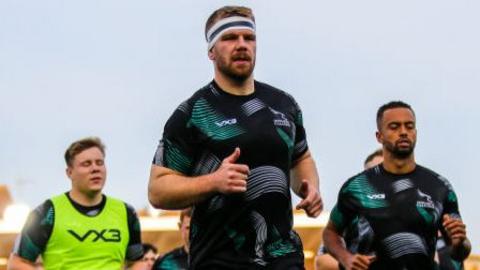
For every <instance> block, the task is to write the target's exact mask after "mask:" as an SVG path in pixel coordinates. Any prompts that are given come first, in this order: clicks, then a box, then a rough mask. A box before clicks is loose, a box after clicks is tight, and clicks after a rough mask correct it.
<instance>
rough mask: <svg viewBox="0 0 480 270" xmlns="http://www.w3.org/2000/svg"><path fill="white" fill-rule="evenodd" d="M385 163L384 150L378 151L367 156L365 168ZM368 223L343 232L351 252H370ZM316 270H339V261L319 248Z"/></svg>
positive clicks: (357, 223) (359, 222)
mask: <svg viewBox="0 0 480 270" xmlns="http://www.w3.org/2000/svg"><path fill="white" fill-rule="evenodd" d="M382 162H383V150H382V149H377V150H375V151H374V152H373V153H371V154H370V155H368V156H367V158H366V159H365V161H364V162H363V167H364V168H365V170H368V169H370V168H372V167H375V166H377V165H378V164H380V163H382ZM364 224H366V221H365V220H364V219H363V218H358V219H355V220H353V222H352V224H350V225H349V226H348V228H347V229H345V231H344V232H343V240H344V241H345V246H346V248H347V249H348V250H349V251H350V252H355V253H365V252H370V246H371V243H370V242H371V235H370V232H371V231H370V230H369V229H368V227H366V226H364ZM367 224H368V223H367ZM315 269H317V270H338V269H339V266H338V261H337V260H335V258H333V257H332V256H331V255H330V254H329V253H328V250H327V249H326V248H325V245H321V246H320V247H319V248H318V251H317V256H316V257H315Z"/></svg>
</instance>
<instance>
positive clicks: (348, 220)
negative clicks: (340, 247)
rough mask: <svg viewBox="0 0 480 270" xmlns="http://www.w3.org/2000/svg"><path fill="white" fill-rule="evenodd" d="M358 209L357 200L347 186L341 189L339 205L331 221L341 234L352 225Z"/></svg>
mask: <svg viewBox="0 0 480 270" xmlns="http://www.w3.org/2000/svg"><path fill="white" fill-rule="evenodd" d="M347 183H348V182H347ZM356 207H357V203H356V201H355V198H354V196H352V195H351V194H350V192H349V189H348V188H347V184H345V185H344V186H343V187H342V188H341V189H340V192H339V194H338V199H337V203H336V204H335V206H334V207H333V209H332V211H331V213H330V221H331V222H332V223H333V225H335V228H337V230H338V231H339V232H341V233H343V232H344V231H345V229H346V228H347V227H348V226H349V225H350V224H352V221H353V220H354V219H355V217H356V216H357V211H356V210H355V209H356Z"/></svg>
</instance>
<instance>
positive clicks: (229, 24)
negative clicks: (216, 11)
mask: <svg viewBox="0 0 480 270" xmlns="http://www.w3.org/2000/svg"><path fill="white" fill-rule="evenodd" d="M232 29H248V30H252V31H253V32H255V23H254V22H253V20H251V19H250V18H247V17H240V16H233V17H227V18H224V19H221V20H219V21H218V22H216V23H215V24H214V25H213V26H212V27H211V28H210V30H208V32H207V36H206V38H207V43H208V50H210V49H211V48H212V47H213V45H215V43H216V42H217V40H218V39H219V38H220V37H221V36H222V34H223V33H224V32H226V31H228V30H232Z"/></svg>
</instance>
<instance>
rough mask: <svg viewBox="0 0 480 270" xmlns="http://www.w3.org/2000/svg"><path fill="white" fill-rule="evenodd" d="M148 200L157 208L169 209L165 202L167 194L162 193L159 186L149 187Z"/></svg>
mask: <svg viewBox="0 0 480 270" xmlns="http://www.w3.org/2000/svg"><path fill="white" fill-rule="evenodd" d="M148 201H149V202H150V204H151V205H152V206H153V207H154V208H157V209H168V207H167V204H166V202H165V195H163V194H162V191H161V190H159V188H154V187H152V185H149V187H148Z"/></svg>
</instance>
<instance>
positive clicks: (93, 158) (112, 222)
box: [8, 137, 143, 270]
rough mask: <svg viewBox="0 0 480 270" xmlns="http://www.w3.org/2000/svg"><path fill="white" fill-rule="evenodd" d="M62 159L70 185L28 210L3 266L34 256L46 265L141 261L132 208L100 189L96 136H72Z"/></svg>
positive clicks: (100, 150)
mask: <svg viewBox="0 0 480 270" xmlns="http://www.w3.org/2000/svg"><path fill="white" fill-rule="evenodd" d="M65 162H66V163H67V169H66V173H67V176H68V178H70V180H71V181H72V188H71V190H70V191H68V192H66V193H64V194H61V195H58V196H55V197H52V198H50V199H49V200H46V201H45V202H44V203H43V204H42V205H40V206H39V207H37V208H36V209H35V210H34V211H33V212H32V213H31V214H30V216H29V218H28V221H27V223H26V225H25V227H24V228H23V230H22V233H21V235H20V236H19V237H18V239H17V242H16V244H15V247H14V250H13V253H12V254H11V256H10V259H9V262H8V269H12V270H13V269H34V262H35V261H36V260H37V258H38V257H39V256H41V257H42V259H43V262H44V265H45V268H46V269H47V270H50V269H90V270H95V269H98V270H109V269H112V270H113V269H115V270H118V269H122V268H123V266H124V263H125V262H127V265H128V266H132V267H135V268H136V267H137V266H141V261H140V259H141V258H142V255H143V249H142V245H141V240H140V223H139V221H138V217H137V215H136V213H135V210H134V209H133V208H132V207H131V206H129V205H127V204H126V203H124V202H122V201H120V200H117V199H114V198H111V197H108V196H105V195H104V194H102V189H103V186H104V185H105V179H106V174H107V172H106V167H105V146H104V145H103V143H102V142H101V141H100V139H99V138H95V137H93V138H85V139H81V140H79V141H76V142H74V143H72V144H71V145H70V147H69V148H68V149H67V150H66V152H65ZM137 261H138V263H136V262H137ZM135 265H137V266H135Z"/></svg>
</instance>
